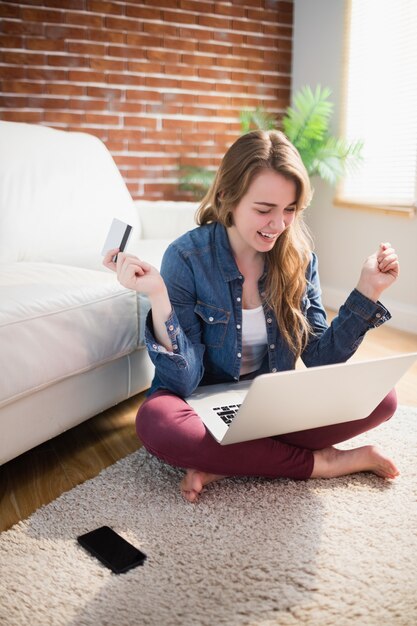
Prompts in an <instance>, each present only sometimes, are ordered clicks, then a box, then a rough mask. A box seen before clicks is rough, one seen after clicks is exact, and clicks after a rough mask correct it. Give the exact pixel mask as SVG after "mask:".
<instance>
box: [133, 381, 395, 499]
mask: <svg viewBox="0 0 417 626" xmlns="http://www.w3.org/2000/svg"><path fill="white" fill-rule="evenodd" d="M396 406H397V401H396V393H395V390H393V391H391V392H390V393H389V394H388V395H387V396H386V398H384V400H382V402H381V403H380V404H379V405H378V406H377V407H376V409H375V410H374V411H373V412H372V413H371V414H370V415H369V416H368V417H366V418H364V419H362V420H355V421H353V422H346V423H343V424H336V425H333V426H325V427H321V428H314V429H310V430H305V431H301V432H297V433H289V434H286V435H281V436H279V437H268V438H265V439H258V440H255V441H248V442H243V443H238V444H231V445H228V446H221V445H220V444H218V443H217V442H216V441H215V440H214V439H213V437H212V436H211V435H210V434H209V433H208V431H207V430H206V428H205V426H204V425H203V423H202V421H201V419H200V418H199V416H198V415H196V413H195V412H194V411H193V410H192V409H191V407H190V406H189V405H188V404H187V403H186V402H184V400H182V399H181V398H179V397H178V396H175V395H174V394H172V393H170V392H167V391H157V392H156V393H154V394H152V396H150V397H149V398H147V399H146V400H145V402H144V403H143V404H142V406H141V408H140V409H139V412H138V415H137V419H136V430H137V434H138V437H139V438H140V439H141V441H142V443H143V445H144V446H145V448H146V449H147V450H149V452H151V453H152V454H154V455H155V456H157V457H159V458H160V459H161V460H163V461H166V462H167V463H169V464H171V465H174V466H177V467H181V468H184V469H186V470H187V471H186V474H185V477H184V479H183V480H182V482H181V490H182V493H183V495H184V497H185V498H186V499H187V500H189V501H195V500H196V499H197V498H198V495H199V494H200V492H201V491H202V489H203V487H204V485H206V484H208V483H209V482H212V481H214V480H220V479H221V478H223V477H225V476H264V477H268V478H277V477H286V478H294V479H298V480H300V479H301V480H303V479H307V478H318V477H321V478H324V477H329V478H330V477H335V476H343V475H346V474H351V473H356V472H362V471H371V472H374V473H375V474H377V475H378V476H381V477H384V478H395V477H396V476H397V475H398V474H399V472H398V469H397V467H396V466H395V464H394V462H393V461H392V460H391V459H390V458H389V457H388V456H387V455H385V454H384V453H383V452H382V451H381V450H379V449H378V448H377V447H375V446H363V447H361V448H355V449H353V450H338V449H336V448H334V447H333V446H334V445H335V444H337V443H340V442H341V441H345V440H347V439H350V438H352V437H355V436H356V435H359V434H361V433H363V432H366V431H368V430H370V429H372V428H375V427H376V426H378V425H379V424H381V423H382V422H384V421H386V420H388V419H389V418H390V417H391V416H392V415H393V414H394V412H395V410H396Z"/></svg>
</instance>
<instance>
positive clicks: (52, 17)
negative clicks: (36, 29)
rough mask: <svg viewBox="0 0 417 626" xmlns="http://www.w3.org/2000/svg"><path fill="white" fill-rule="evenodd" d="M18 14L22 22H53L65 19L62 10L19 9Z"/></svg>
mask: <svg viewBox="0 0 417 626" xmlns="http://www.w3.org/2000/svg"><path fill="white" fill-rule="evenodd" d="M20 16H21V18H22V20H23V21H24V22H44V23H46V22H53V23H60V22H64V21H65V13H64V12H63V11H51V10H44V9H42V8H36V9H28V8H23V7H22V9H21V12H20Z"/></svg>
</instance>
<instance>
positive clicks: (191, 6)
mask: <svg viewBox="0 0 417 626" xmlns="http://www.w3.org/2000/svg"><path fill="white" fill-rule="evenodd" d="M178 6H179V8H180V9H184V10H185V11H193V12H194V13H214V12H215V11H217V6H218V5H217V3H215V2H210V3H209V2H199V0H180V1H179V5H178Z"/></svg>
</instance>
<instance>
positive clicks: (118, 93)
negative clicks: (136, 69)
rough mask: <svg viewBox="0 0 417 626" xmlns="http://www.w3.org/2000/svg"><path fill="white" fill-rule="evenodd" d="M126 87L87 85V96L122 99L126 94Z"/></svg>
mask: <svg viewBox="0 0 417 626" xmlns="http://www.w3.org/2000/svg"><path fill="white" fill-rule="evenodd" d="M124 94H125V90H124V89H114V88H111V87H87V96H89V97H91V98H110V99H120V98H122V97H123V96H124Z"/></svg>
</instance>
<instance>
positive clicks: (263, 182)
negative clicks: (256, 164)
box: [228, 169, 296, 254]
mask: <svg viewBox="0 0 417 626" xmlns="http://www.w3.org/2000/svg"><path fill="white" fill-rule="evenodd" d="M295 212H296V186H295V183H294V182H293V181H292V180H289V179H288V178H285V177H284V176H282V174H278V173H277V172H275V171H273V170H267V169H266V170H263V171H262V172H260V173H259V174H258V175H257V176H256V177H255V178H254V180H253V181H252V183H251V185H250V187H249V189H248V191H247V193H246V194H245V195H244V196H243V198H242V199H241V200H240V202H239V204H238V205H237V206H236V207H235V208H234V210H233V226H231V227H230V228H229V229H228V234H229V240H230V243H231V246H232V249H233V250H234V252H235V253H236V254H243V253H251V252H255V253H259V252H261V253H262V252H268V251H269V250H272V248H273V247H274V245H275V242H276V241H277V239H278V237H279V236H280V235H281V234H282V233H283V232H284V230H285V229H286V228H288V227H289V226H290V225H291V224H292V223H293V221H294V218H295Z"/></svg>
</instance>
